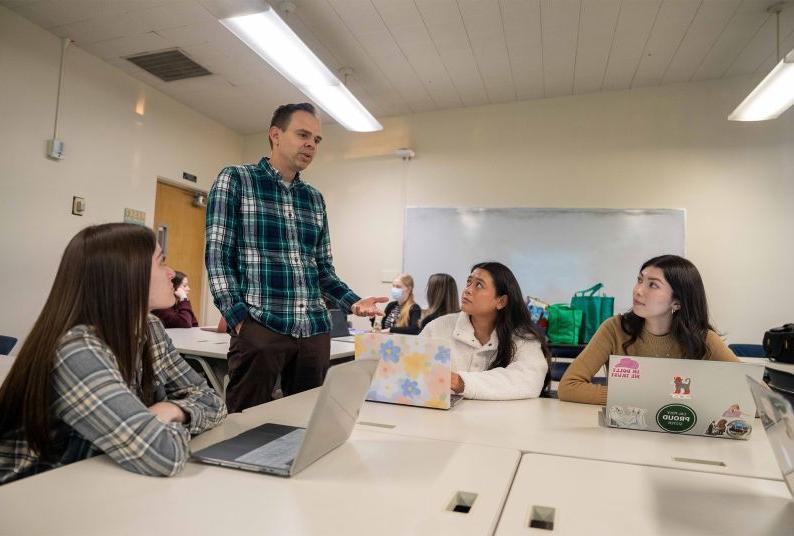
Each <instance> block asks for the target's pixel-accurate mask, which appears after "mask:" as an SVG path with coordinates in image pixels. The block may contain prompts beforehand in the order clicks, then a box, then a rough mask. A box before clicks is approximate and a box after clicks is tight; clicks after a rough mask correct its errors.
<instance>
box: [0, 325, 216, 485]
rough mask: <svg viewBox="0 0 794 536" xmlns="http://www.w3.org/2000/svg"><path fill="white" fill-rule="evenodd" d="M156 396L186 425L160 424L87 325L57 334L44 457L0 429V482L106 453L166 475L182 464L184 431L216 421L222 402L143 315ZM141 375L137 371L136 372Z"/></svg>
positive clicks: (136, 468)
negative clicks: (48, 447)
mask: <svg viewBox="0 0 794 536" xmlns="http://www.w3.org/2000/svg"><path fill="white" fill-rule="evenodd" d="M148 328H149V337H150V338H151V345H152V355H153V358H154V362H153V368H154V382H155V398H156V400H157V401H168V402H172V403H174V404H176V405H178V406H179V407H180V408H182V409H183V410H184V411H185V413H186V414H187V416H188V422H186V423H185V424H178V423H163V422H161V421H160V420H158V419H157V417H155V415H154V414H153V413H151V412H150V411H149V410H148V409H147V408H146V406H145V405H144V404H143V402H141V399H140V398H139V396H138V395H139V394H140V388H139V386H135V387H133V388H132V389H131V388H130V387H129V386H128V385H127V384H126V383H125V382H124V380H123V378H122V377H121V372H120V371H119V368H118V365H117V363H116V357H115V356H114V355H113V352H112V351H111V349H110V348H109V347H108V346H107V345H106V344H105V343H104V342H103V341H102V340H101V339H99V338H98V337H97V336H96V334H95V333H94V330H93V329H92V328H91V327H89V326H84V325H80V326H75V327H74V328H72V329H70V330H69V331H68V332H67V333H66V334H65V335H64V336H63V337H62V338H61V340H60V341H59V344H58V347H57V350H56V352H55V360H54V363H53V370H52V388H53V403H52V416H53V421H54V422H53V448H52V450H53V456H52V457H51V458H50V459H47V460H43V459H41V458H40V457H39V456H38V454H37V453H35V452H33V451H32V450H31V449H30V447H29V445H28V443H27V441H25V440H24V439H23V437H22V435H21V432H22V430H21V429H16V430H11V431H8V432H6V433H3V435H2V436H0V484H5V483H7V482H11V481H13V480H17V479H19V478H23V477H26V476H30V475H33V474H36V473H41V472H43V471H46V470H48V469H53V468H55V467H60V466H62V465H66V464H69V463H72V462H76V461H80V460H83V459H85V458H89V457H91V456H95V455H97V454H102V453H105V454H107V455H108V456H110V457H111V458H112V459H113V460H114V461H116V462H117V463H119V464H120V465H121V466H122V467H124V468H125V469H127V470H129V471H132V472H135V473H141V474H144V475H162V476H170V475H174V474H176V473H178V472H179V471H181V470H182V467H183V466H184V465H185V462H186V461H187V459H188V457H189V456H190V450H189V448H188V442H189V441H190V435H191V434H199V433H201V432H203V431H205V430H208V429H210V428H212V427H214V426H216V425H217V424H219V423H220V422H221V421H222V420H223V419H224V417H225V416H226V404H224V402H223V399H222V398H220V397H219V396H218V395H217V394H215V391H213V390H212V389H211V388H210V387H208V386H207V383H206V382H205V381H204V380H203V379H202V378H201V376H199V375H198V374H197V373H196V372H195V371H194V370H193V369H192V368H191V367H190V365H188V364H187V363H186V362H185V360H184V359H182V356H180V355H179V353H178V352H177V351H176V349H175V348H174V345H173V343H172V342H171V339H170V338H169V337H168V335H167V334H166V333H165V329H164V328H163V325H162V323H161V322H160V320H158V319H157V318H156V317H155V316H153V315H149V325H148ZM139 376H140V373H139Z"/></svg>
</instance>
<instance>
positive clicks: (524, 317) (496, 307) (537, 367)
mask: <svg viewBox="0 0 794 536" xmlns="http://www.w3.org/2000/svg"><path fill="white" fill-rule="evenodd" d="M461 309H462V310H461V312H460V313H453V314H450V315H446V316H442V317H441V318H437V319H436V320H433V321H432V322H430V323H429V324H427V326H425V328H424V329H423V330H422V336H425V337H434V338H441V339H449V340H450V343H451V347H452V371H453V372H452V390H453V391H455V392H456V393H459V394H462V395H463V396H464V397H465V398H478V399H482V400H512V399H518V398H535V397H537V396H539V395H540V393H541V391H542V390H543V389H544V388H545V387H547V386H548V384H549V361H548V359H549V358H548V356H549V349H548V345H547V344H546V338H545V337H544V336H543V335H542V334H541V333H540V332H539V331H538V329H537V328H536V327H535V326H534V325H533V324H532V322H531V321H530V319H529V312H528V310H527V308H526V305H525V304H524V300H523V298H522V294H521V287H519V285H518V281H516V277H515V276H514V275H513V272H511V271H510V269H509V268H508V267H507V266H505V265H503V264H501V263H498V262H483V263H480V264H475V265H474V266H473V267H472V269H471V274H470V275H469V278H468V279H467V280H466V288H465V289H464V290H463V297H462V302H461Z"/></svg>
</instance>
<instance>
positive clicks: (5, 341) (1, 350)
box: [0, 335, 17, 355]
mask: <svg viewBox="0 0 794 536" xmlns="http://www.w3.org/2000/svg"><path fill="white" fill-rule="evenodd" d="M16 343H17V340H16V338H15V337H9V336H7V335H0V355H8V354H10V353H11V350H12V349H13V348H14V346H15V345H16Z"/></svg>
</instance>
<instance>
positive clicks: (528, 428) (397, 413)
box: [246, 389, 782, 480]
mask: <svg viewBox="0 0 794 536" xmlns="http://www.w3.org/2000/svg"><path fill="white" fill-rule="evenodd" d="M317 393H318V390H316V389H314V390H311V391H306V392H303V393H299V394H297V395H293V396H290V397H287V398H284V399H283V400H280V401H279V404H277V405H274V406H273V407H271V408H269V411H271V412H274V413H275V414H277V415H279V416H281V417H283V418H291V417H293V416H294V415H297V414H307V412H308V411H309V410H310V408H311V407H313V405H314V400H315V399H316V397H317ZM260 407H261V406H260ZM600 409H601V406H592V405H588V404H575V403H572V402H560V401H558V400H554V399H548V398H542V399H532V400H513V401H499V402H495V401H483V400H462V401H461V402H460V403H459V404H458V405H456V406H455V407H453V408H452V409H450V410H448V411H444V410H437V409H425V408H415V407H409V406H400V405H397V404H382V403H377V402H366V403H365V404H364V407H363V408H362V410H361V414H360V418H359V424H358V425H357V427H358V428H365V429H369V430H381V431H385V432H389V433H395V434H403V435H409V436H415V437H427V438H432V439H442V440H446V441H455V442H459V443H467V444H480V445H491V446H496V447H504V448H512V449H517V450H520V451H522V452H535V453H543V454H557V455H562V456H573V457H579V458H589V459H597V460H607V461H616V462H623V463H633V464H641V465H649V466H657V467H672V468H678V469H684V470H690V471H704V472H710V473H721V474H729V475H737V476H748V477H756V478H767V479H773V480H780V479H782V477H781V475H780V470H779V468H778V466H777V463H776V462H775V458H774V454H773V452H772V449H771V447H770V446H769V442H768V440H767V438H766V432H765V431H764V428H763V426H762V425H761V421H760V420H758V419H756V420H755V421H754V424H753V432H752V435H751V436H750V439H748V440H747V441H738V440H732V439H721V438H711V437H699V436H689V435H678V434H665V433H658V432H642V431H637V430H620V429H616V428H607V427H604V426H601V425H600V424H599V418H598V414H599V412H600ZM250 411H257V408H251V409H249V410H246V412H250ZM691 460H695V461H691ZM699 462H711V463H699ZM714 464H724V465H714Z"/></svg>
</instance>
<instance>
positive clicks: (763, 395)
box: [746, 376, 794, 497]
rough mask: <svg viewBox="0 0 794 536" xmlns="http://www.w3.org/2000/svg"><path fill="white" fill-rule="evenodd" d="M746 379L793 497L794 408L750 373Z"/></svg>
mask: <svg viewBox="0 0 794 536" xmlns="http://www.w3.org/2000/svg"><path fill="white" fill-rule="evenodd" d="M746 379H747V383H748V384H749V385H750V392H752V394H753V398H754V399H755V406H756V408H757V409H758V416H759V417H760V418H761V423H762V424H763V425H764V429H765V430H766V437H768V438H769V444H770V445H771V446H772V450H773V451H774V453H775V459H776V460H777V464H778V466H780V472H781V473H782V474H783V480H784V481H785V482H786V485H787V486H788V490H789V493H791V495H792V497H794V408H792V407H791V403H790V402H789V401H788V400H786V399H785V398H784V397H783V396H781V395H779V394H778V393H776V392H774V391H773V390H772V389H770V388H769V387H767V386H766V385H764V384H763V383H761V382H759V381H757V380H755V379H753V378H751V377H750V376H747V378H746Z"/></svg>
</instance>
